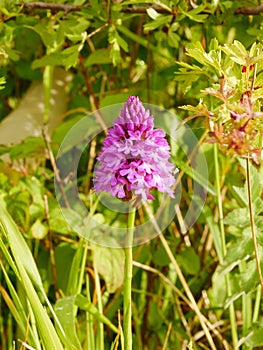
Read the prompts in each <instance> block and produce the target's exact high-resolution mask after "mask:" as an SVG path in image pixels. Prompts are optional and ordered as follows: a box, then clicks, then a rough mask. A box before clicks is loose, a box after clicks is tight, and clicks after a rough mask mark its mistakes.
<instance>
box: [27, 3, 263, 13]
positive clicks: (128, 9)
mask: <svg viewBox="0 0 263 350" xmlns="http://www.w3.org/2000/svg"><path fill="white" fill-rule="evenodd" d="M88 6H89V5H88ZM88 6H77V5H66V4H55V3H45V2H25V3H24V4H22V12H32V11H34V10H51V11H52V12H59V11H63V12H64V13H65V14H67V13H69V12H76V11H81V10H82V9H83V8H87V7H88ZM149 9H153V10H155V11H156V12H158V13H160V14H169V15H175V16H176V14H177V11H176V10H174V9H169V8H166V7H163V6H159V5H151V6H124V7H122V9H121V12H122V13H127V14H144V13H147V10H149ZM262 12H263V4H259V6H255V7H240V8H238V9H237V10H236V11H235V13H234V14H236V15H247V16H249V15H260V14H261V13H262Z"/></svg>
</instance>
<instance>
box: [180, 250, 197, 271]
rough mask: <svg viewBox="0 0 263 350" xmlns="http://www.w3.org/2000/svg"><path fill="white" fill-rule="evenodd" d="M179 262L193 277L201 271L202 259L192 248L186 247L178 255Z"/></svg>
mask: <svg viewBox="0 0 263 350" xmlns="http://www.w3.org/2000/svg"><path fill="white" fill-rule="evenodd" d="M177 260H178V262H179V263H180V264H181V265H182V267H183V268H184V269H185V271H186V272H187V273H189V274H191V275H196V274H197V273H198V272H199V270H200V257H199V256H198V255H197V254H196V252H195V251H194V249H193V248H192V247H186V248H185V249H184V250H181V251H180V252H179V254H177Z"/></svg>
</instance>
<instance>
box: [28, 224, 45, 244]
mask: <svg viewBox="0 0 263 350" xmlns="http://www.w3.org/2000/svg"><path fill="white" fill-rule="evenodd" d="M30 234H31V236H32V238H35V239H39V240H40V239H43V238H45V237H46V235H47V234H48V226H47V225H46V224H44V223H42V222H41V220H40V219H37V220H36V221H35V222H34V224H33V225H32V226H31V229H30Z"/></svg>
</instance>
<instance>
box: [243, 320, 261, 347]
mask: <svg viewBox="0 0 263 350" xmlns="http://www.w3.org/2000/svg"><path fill="white" fill-rule="evenodd" d="M262 329H263V322H262V321H261V322H258V323H256V324H253V326H252V328H251V329H249V336H248V337H247V338H246V341H245V344H246V345H247V346H249V347H252V348H256V347H262V346H263V332H262Z"/></svg>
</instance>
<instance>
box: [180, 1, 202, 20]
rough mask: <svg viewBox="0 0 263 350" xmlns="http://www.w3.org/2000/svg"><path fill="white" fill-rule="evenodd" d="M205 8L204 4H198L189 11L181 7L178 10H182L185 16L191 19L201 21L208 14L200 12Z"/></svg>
mask: <svg viewBox="0 0 263 350" xmlns="http://www.w3.org/2000/svg"><path fill="white" fill-rule="evenodd" d="M205 8H206V5H200V6H198V7H196V8H194V9H192V10H191V11H183V10H182V8H180V12H182V13H183V14H184V15H185V16H186V17H188V18H190V19H191V20H192V21H195V22H200V23H203V22H204V21H205V20H206V19H207V17H208V14H205V13H200V12H202V11H203V10H205Z"/></svg>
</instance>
